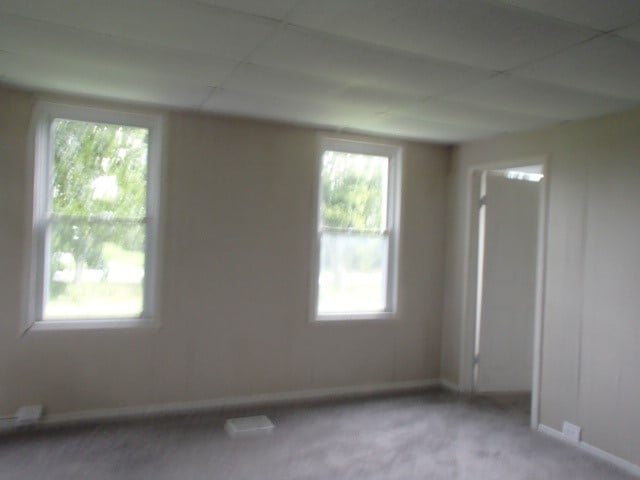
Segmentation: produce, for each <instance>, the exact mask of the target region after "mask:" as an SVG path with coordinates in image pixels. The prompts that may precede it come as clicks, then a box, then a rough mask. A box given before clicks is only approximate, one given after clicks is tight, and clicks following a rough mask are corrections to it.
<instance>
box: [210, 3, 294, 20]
mask: <svg viewBox="0 0 640 480" xmlns="http://www.w3.org/2000/svg"><path fill="white" fill-rule="evenodd" d="M199 1H201V2H203V3H208V4H210V5H215V6H217V7H223V8H229V9H231V10H236V11H239V12H245V13H249V14H251V15H259V16H261V17H267V18H274V19H278V20H281V19H283V18H284V17H285V16H286V15H287V12H289V10H291V8H292V7H293V6H294V5H295V4H296V2H297V0H269V1H265V0H199Z"/></svg>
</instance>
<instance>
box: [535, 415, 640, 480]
mask: <svg viewBox="0 0 640 480" xmlns="http://www.w3.org/2000/svg"><path fill="white" fill-rule="evenodd" d="M538 431H539V432H540V433H543V434H545V435H548V436H550V437H553V438H555V439H557V440H560V441H561V442H564V443H566V444H568V445H573V446H575V447H578V448H579V449H580V450H582V451H584V452H586V453H588V454H589V455H591V456H593V457H596V458H599V459H600V460H604V461H605V462H608V463H610V464H612V465H615V466H616V467H618V468H619V469H620V470H624V471H625V472H626V473H630V474H631V475H635V476H637V477H640V465H636V464H635V463H631V462H629V461H628V460H625V459H624V458H620V457H618V456H616V455H614V454H612V453H609V452H606V451H604V450H602V449H600V448H598V447H594V446H593V445H591V444H589V443H587V442H583V441H580V442H573V441H571V440H569V439H567V437H565V436H564V435H563V434H562V432H559V431H558V430H556V429H554V428H551V427H548V426H546V425H543V424H540V425H538Z"/></svg>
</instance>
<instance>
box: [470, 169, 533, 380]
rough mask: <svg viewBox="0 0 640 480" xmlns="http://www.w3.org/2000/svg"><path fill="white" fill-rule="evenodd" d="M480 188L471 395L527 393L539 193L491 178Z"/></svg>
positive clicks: (519, 183)
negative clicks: (478, 272)
mask: <svg viewBox="0 0 640 480" xmlns="http://www.w3.org/2000/svg"><path fill="white" fill-rule="evenodd" d="M485 188H486V190H485V191H486V197H485V199H484V200H483V202H482V203H483V204H484V206H483V207H482V208H484V209H485V211H484V215H482V216H483V217H484V229H483V230H484V248H483V252H482V254H481V258H482V261H481V262H479V264H480V266H481V267H482V273H481V275H480V276H479V279H480V280H481V288H480V289H479V292H481V297H480V298H481V305H480V308H479V318H478V319H477V329H478V330H477V333H478V337H477V339H476V340H477V342H476V343H477V347H476V348H477V352H476V353H477V358H476V369H477V370H476V382H475V383H476V384H475V390H476V391H479V392H525V391H530V390H531V383H532V382H531V380H532V370H533V343H534V342H533V339H534V322H535V303H536V269H537V244H538V228H539V225H538V215H539V208H540V194H541V188H540V184H539V183H537V182H531V181H526V180H518V179H513V178H507V177H506V176H505V175H504V174H494V173H492V172H488V173H487V175H486V183H485ZM482 216H481V217H482ZM481 245H482V243H481Z"/></svg>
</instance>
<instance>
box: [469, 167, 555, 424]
mask: <svg viewBox="0 0 640 480" xmlns="http://www.w3.org/2000/svg"><path fill="white" fill-rule="evenodd" d="M528 165H542V171H543V173H544V178H543V180H541V182H540V187H541V191H540V203H539V207H538V208H539V216H538V247H537V252H536V286H535V308H534V338H533V372H532V385H531V427H532V428H538V424H539V423H540V384H541V381H542V333H543V325H544V285H545V264H546V251H547V218H548V211H547V207H548V195H549V181H550V178H549V156H548V155H536V156H531V157H524V158H515V159H506V160H501V161H492V162H482V163H477V164H474V165H473V166H469V167H467V168H466V170H467V171H466V172H465V173H464V177H463V178H464V179H465V182H466V188H465V197H466V198H465V203H464V205H465V217H464V218H465V222H464V223H465V226H464V228H465V231H464V252H465V260H464V265H463V267H464V274H463V277H462V278H463V288H462V294H463V306H464V309H463V319H462V320H463V321H462V328H461V336H460V342H461V345H460V359H459V360H460V363H459V369H460V370H459V377H458V378H459V379H460V384H459V389H460V390H461V391H463V392H471V391H473V383H474V382H473V370H474V368H473V367H474V351H475V348H474V343H475V336H476V335H475V330H476V290H477V231H478V229H477V223H478V215H477V212H478V210H477V208H478V200H479V199H478V198H475V195H474V192H476V191H477V190H478V188H477V186H476V185H475V184H474V178H476V177H479V176H480V174H481V173H482V172H483V171H488V170H500V169H506V168H517V167H524V166H528ZM474 250H476V251H474Z"/></svg>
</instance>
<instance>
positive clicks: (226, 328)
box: [0, 88, 450, 414]
mask: <svg viewBox="0 0 640 480" xmlns="http://www.w3.org/2000/svg"><path fill="white" fill-rule="evenodd" d="M34 101H35V97H34V96H33V95H30V94H27V93H21V92H18V91H13V90H9V89H5V88H0V252H1V255H0V267H1V268H0V414H11V413H13V412H14V411H15V409H16V408H17V407H18V406H20V405H23V404H31V403H43V404H44V405H45V406H46V408H47V410H48V411H49V412H50V413H60V412H70V411H78V410H87V409H94V408H113V407H123V406H134V405H145V404H158V403H164V402H180V401H192V400H206V399H215V398H220V397H224V396H235V395H245V394H258V393H273V392H284V391H292V390H301V389H311V388H326V387H339V386H346V385H364V384H372V383H382V382H394V381H404V380H422V379H435V378H438V377H439V372H440V342H441V313H442V312H441V310H442V297H443V281H442V279H443V275H444V274H443V270H444V260H443V259H444V249H445V237H444V225H445V195H446V194H445V176H446V166H447V163H448V160H449V155H450V152H449V150H448V149H446V148H444V147H436V146H429V145H423V144H416V143H406V142H401V143H400V144H401V145H402V146H403V148H404V159H405V164H404V177H403V185H402V186H403V198H402V206H403V211H402V221H403V224H402V231H401V260H400V273H399V291H400V298H399V309H400V318H399V319H398V320H397V321H392V322H375V323H369V322H360V323H353V324H346V325H345V324H341V325H336V324H322V325H312V324H309V323H308V318H307V315H308V313H307V312H308V311H309V309H308V302H309V300H310V299H309V281H310V274H309V269H310V266H311V265H310V245H311V236H312V219H313V217H314V215H315V212H313V211H312V195H313V189H314V185H315V179H314V175H315V170H314V161H315V155H316V142H317V132H316V131H315V130H312V129H307V128H299V127H290V126H284V125H279V124H274V123H268V122H257V121H249V120H241V119H234V118H224V117H214V116H207V115H198V114H190V113H179V112H173V113H169V114H168V129H167V133H168V138H167V140H168V152H167V154H168V155H167V157H168V158H167V160H168V165H167V167H168V168H167V173H168V175H167V177H166V189H165V194H166V210H165V223H164V227H163V241H164V253H163V256H162V270H163V273H164V275H163V277H162V282H161V288H162V291H161V297H162V308H161V319H160V320H161V327H160V328H159V329H122V330H106V331H95V330H93V331H92V330H85V331H54V332H29V333H27V334H26V335H25V336H22V337H21V336H20V335H19V331H20V321H21V315H22V313H21V311H20V298H21V296H22V289H21V286H22V284H21V278H20V277H21V272H22V271H23V264H22V261H23V257H24V254H25V249H26V248H27V245H26V244H25V226H26V225H27V223H28V221H29V220H28V212H27V209H26V200H27V198H26V194H25V186H26V184H27V169H26V165H27V163H26V151H27V144H28V141H29V140H28V136H27V129H28V123H29V117H30V114H31V110H32V108H33V105H34ZM377 140H378V141H380V139H377ZM392 143H397V142H392Z"/></svg>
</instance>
